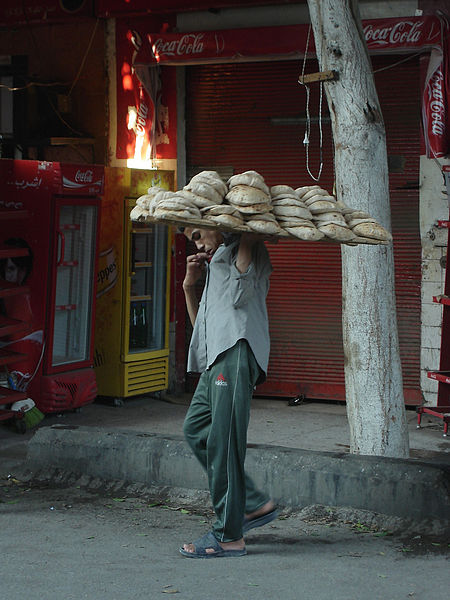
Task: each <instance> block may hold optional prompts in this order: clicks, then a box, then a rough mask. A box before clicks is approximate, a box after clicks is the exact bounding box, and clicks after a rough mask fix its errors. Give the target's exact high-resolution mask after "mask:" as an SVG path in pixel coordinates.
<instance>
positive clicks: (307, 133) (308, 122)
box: [299, 23, 323, 181]
mask: <svg viewBox="0 0 450 600" xmlns="http://www.w3.org/2000/svg"><path fill="white" fill-rule="evenodd" d="M310 36H311V23H310V24H309V27H308V36H307V38H306V48H305V54H304V56H303V66H302V76H301V79H302V81H300V80H299V83H300V84H301V85H303V86H304V88H305V90H306V131H305V137H304V138H303V145H304V146H305V152H306V170H307V171H308V173H309V175H310V177H311V178H312V179H314V181H319V179H320V176H321V175H322V169H323V132H322V101H323V82H322V81H321V82H320V97H319V117H318V122H319V153H320V154H319V156H320V166H319V171H318V173H317V177H316V176H315V175H313V174H312V173H311V170H310V168H309V138H310V135H311V115H310V113H309V100H310V88H309V85H307V84H306V83H304V82H303V77H304V76H305V66H306V57H307V54H308V47H309V39H310Z"/></svg>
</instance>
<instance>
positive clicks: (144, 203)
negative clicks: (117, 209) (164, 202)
mask: <svg viewBox="0 0 450 600" xmlns="http://www.w3.org/2000/svg"><path fill="white" fill-rule="evenodd" d="M151 200H152V196H150V194H144V195H143V196H139V198H138V199H137V200H136V206H140V207H141V208H145V210H148V207H149V205H150V202H151Z"/></svg>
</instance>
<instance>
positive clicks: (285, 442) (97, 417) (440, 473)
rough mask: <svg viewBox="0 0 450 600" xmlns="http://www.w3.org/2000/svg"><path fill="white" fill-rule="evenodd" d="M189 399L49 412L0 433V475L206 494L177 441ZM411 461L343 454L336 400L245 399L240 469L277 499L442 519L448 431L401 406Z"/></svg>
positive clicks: (449, 462) (344, 436) (342, 422)
mask: <svg viewBox="0 0 450 600" xmlns="http://www.w3.org/2000/svg"><path fill="white" fill-rule="evenodd" d="M189 401H190V396H189V395H183V396H179V397H174V396H167V397H166V398H164V399H156V398H152V397H138V398H133V399H129V400H126V401H125V402H124V405H123V406H120V407H115V406H112V405H110V404H109V405H108V404H102V403H100V402H96V403H94V404H92V405H89V406H86V407H84V408H83V409H82V411H81V412H80V413H63V414H62V415H59V416H58V415H48V416H47V417H46V418H45V420H44V421H43V422H42V423H41V425H40V426H39V428H38V430H37V431H36V432H33V433H30V432H29V433H27V434H25V435H24V436H21V435H18V434H16V433H13V432H11V431H8V430H7V429H6V428H4V427H2V428H1V430H0V464H1V465H2V466H1V468H0V471H2V474H4V472H5V469H8V468H14V465H15V464H19V463H20V462H21V461H23V460H24V459H25V457H26V456H27V455H28V461H27V464H28V465H30V466H31V467H32V468H33V469H34V470H39V469H41V470H42V469H47V470H49V469H52V468H53V469H59V470H62V471H74V472H78V473H83V474H85V475H87V476H89V477H94V478H101V479H105V478H106V479H114V480H123V481H129V482H135V483H140V484H147V485H153V486H163V487H166V488H167V487H169V488H170V487H171V488H185V489H193V490H205V489H206V479H205V477H204V474H203V473H202V472H201V470H200V469H199V467H198V465H197V464H196V461H195V459H194V458H193V456H192V454H191V452H190V450H189V449H188V448H187V445H186V444H185V442H184V440H183V438H182V423H183V419H184V415H185V413H186V410H187V407H188V405H189ZM407 420H408V427H409V434H410V447H411V458H410V459H409V460H397V459H387V458H384V459H383V458H380V457H361V456H356V455H350V454H349V430H348V423H347V418H346V409H345V406H344V405H342V404H338V403H327V402H313V401H306V402H304V403H303V404H300V405H296V406H289V404H288V401H287V400H285V399H283V400H279V399H276V400H275V399H254V400H253V401H252V410H251V419H250V427H249V435H248V443H249V451H248V468H249V470H250V472H252V474H254V477H255V480H256V481H257V483H258V484H259V485H263V486H265V487H266V488H267V489H268V490H269V492H270V493H271V494H272V495H273V496H274V498H275V499H276V500H277V501H278V502H279V503H280V504H284V505H291V506H307V505H309V504H328V505H331V506H354V507H356V508H360V509H365V510H374V511H377V512H383V513H386V514H391V515H394V516H399V517H402V518H407V517H408V516H410V517H413V518H415V519H419V520H423V519H426V518H432V519H443V518H444V519H445V518H448V496H449V489H450V437H448V438H444V437H443V436H442V433H443V428H442V423H441V421H440V420H438V419H433V418H432V417H428V416H427V415H424V417H423V420H422V425H423V426H422V428H421V429H420V430H417V429H416V413H415V410H407Z"/></svg>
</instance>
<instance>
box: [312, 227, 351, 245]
mask: <svg viewBox="0 0 450 600" xmlns="http://www.w3.org/2000/svg"><path fill="white" fill-rule="evenodd" d="M318 229H319V231H321V232H322V233H324V234H325V235H326V236H327V237H329V238H330V239H332V240H337V241H338V242H351V241H352V240H354V239H355V237H356V236H355V234H354V233H353V232H352V230H351V229H349V228H348V227H342V226H341V225H337V224H336V223H328V224H324V225H318Z"/></svg>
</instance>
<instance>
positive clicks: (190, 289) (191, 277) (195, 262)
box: [183, 252, 207, 327]
mask: <svg viewBox="0 0 450 600" xmlns="http://www.w3.org/2000/svg"><path fill="white" fill-rule="evenodd" d="M206 258H207V254H206V253H205V252H199V253H198V254H192V255H191V256H188V257H187V260H186V275H185V277H184V281H183V291H184V297H185V299H186V308H187V311H188V315H189V319H190V320H191V323H192V327H194V323H195V319H196V318H197V313H198V305H199V302H198V298H197V293H196V290H195V284H196V283H197V281H198V279H200V277H201V275H202V273H203V270H204V268H205V260H206Z"/></svg>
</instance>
